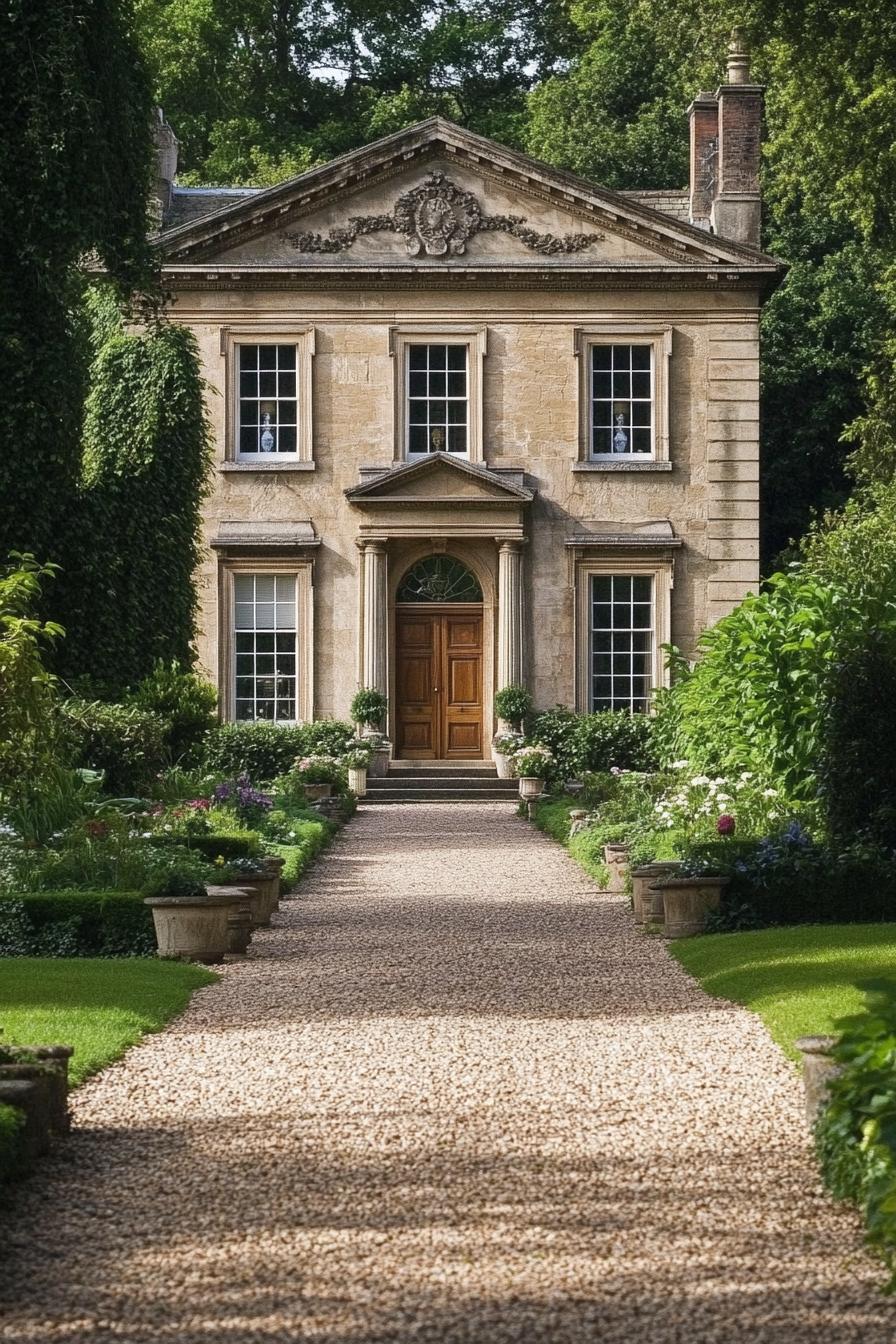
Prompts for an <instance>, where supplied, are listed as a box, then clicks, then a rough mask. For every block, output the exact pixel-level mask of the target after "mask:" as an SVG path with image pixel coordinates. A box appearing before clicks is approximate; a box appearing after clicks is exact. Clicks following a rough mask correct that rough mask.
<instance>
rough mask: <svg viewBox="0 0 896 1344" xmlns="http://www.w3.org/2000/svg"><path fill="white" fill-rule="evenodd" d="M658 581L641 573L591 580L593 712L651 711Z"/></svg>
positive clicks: (604, 576)
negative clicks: (653, 621) (620, 710)
mask: <svg viewBox="0 0 896 1344" xmlns="http://www.w3.org/2000/svg"><path fill="white" fill-rule="evenodd" d="M652 596H653V580H652V579H651V578H650V577H649V576H647V575H640V574H635V575H632V574H611V575H604V574H601V575H593V576H592V578H591V602H590V610H591V630H590V649H591V667H590V681H591V703H592V708H593V709H622V710H628V711H629V712H643V711H645V710H647V709H648V708H649V682H650V674H651V668H652V656H653V630H652V616H653V602H652Z"/></svg>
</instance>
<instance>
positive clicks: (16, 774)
mask: <svg viewBox="0 0 896 1344" xmlns="http://www.w3.org/2000/svg"><path fill="white" fill-rule="evenodd" d="M7 503H8V501H4V507H6V504H7ZM12 562H13V563H12V564H11V565H9V566H7V567H5V568H2V569H0V687H2V692H0V792H6V791H7V790H10V789H14V788H15V787H17V785H18V783H19V781H20V779H21V778H22V776H23V775H30V774H33V773H35V772H36V771H37V770H38V769H39V768H41V767H45V766H47V765H48V764H50V763H52V762H53V740H52V739H53V734H52V718H53V705H54V701H55V695H56V689H55V678H54V677H53V676H52V675H51V674H50V673H49V672H48V671H47V670H46V669H45V667H44V662H43V657H44V651H45V649H46V647H47V646H48V645H50V644H52V643H53V641H54V640H56V639H58V637H59V636H60V635H61V634H62V633H63V632H62V628H61V627H60V626H58V625H55V624H53V623H51V622H46V623H45V622H42V621H40V620H38V619H37V617H36V616H35V614H34V613H35V611H36V610H37V608H38V605H39V603H40V598H41V585H42V581H43V580H44V579H45V578H48V577H51V576H52V575H53V574H54V573H55V566H53V565H39V564H38V563H37V561H36V560H35V559H34V556H33V555H18V554H13V556H12Z"/></svg>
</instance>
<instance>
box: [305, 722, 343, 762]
mask: <svg viewBox="0 0 896 1344" xmlns="http://www.w3.org/2000/svg"><path fill="white" fill-rule="evenodd" d="M298 731H299V740H300V742H301V748H300V750H299V752H297V755H300V756H343V755H344V754H345V753H346V751H348V749H349V747H351V746H353V745H354V743H355V741H356V740H357V739H356V738H355V730H354V728H353V727H352V725H351V724H350V723H346V722H345V720H344V719H315V720H314V721H313V722H312V723H303V724H300V725H299V730H298Z"/></svg>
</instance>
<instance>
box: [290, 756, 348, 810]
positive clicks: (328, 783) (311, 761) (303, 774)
mask: <svg viewBox="0 0 896 1344" xmlns="http://www.w3.org/2000/svg"><path fill="white" fill-rule="evenodd" d="M295 772H296V774H297V775H298V777H299V779H300V780H301V782H302V784H303V786H304V789H305V797H306V798H307V799H308V801H309V802H311V803H313V802H317V801H318V800H319V799H321V798H329V796H330V794H331V793H332V791H333V785H334V784H340V783H341V782H342V770H341V767H340V765H339V762H338V761H337V760H336V758H335V756H303V757H301V758H300V759H299V760H298V761H296V766H295Z"/></svg>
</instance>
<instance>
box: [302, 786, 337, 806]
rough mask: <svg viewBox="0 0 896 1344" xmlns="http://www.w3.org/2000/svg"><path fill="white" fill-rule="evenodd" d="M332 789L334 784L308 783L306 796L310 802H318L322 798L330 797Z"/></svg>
mask: <svg viewBox="0 0 896 1344" xmlns="http://www.w3.org/2000/svg"><path fill="white" fill-rule="evenodd" d="M332 790H333V785H332V784H306V785H305V797H306V798H307V799H308V801H309V803H317V802H319V801H320V799H321V798H329V796H330V794H331V792H332Z"/></svg>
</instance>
